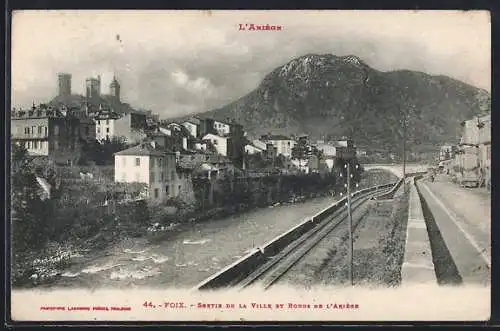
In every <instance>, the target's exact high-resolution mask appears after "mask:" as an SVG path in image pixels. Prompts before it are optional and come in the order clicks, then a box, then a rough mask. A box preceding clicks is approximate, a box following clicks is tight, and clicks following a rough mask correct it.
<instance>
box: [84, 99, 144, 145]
mask: <svg viewBox="0 0 500 331" xmlns="http://www.w3.org/2000/svg"><path fill="white" fill-rule="evenodd" d="M94 121H95V123H96V139H97V140H99V141H102V140H110V139H112V138H121V139H124V140H125V141H126V142H127V143H136V142H139V141H141V140H142V139H144V138H145V137H146V133H145V129H146V115H145V114H142V113H139V112H130V113H127V114H123V113H122V114H120V113H118V112H116V111H114V110H112V109H110V108H103V107H102V105H101V109H100V110H99V111H98V112H97V114H96V115H95V116H94Z"/></svg>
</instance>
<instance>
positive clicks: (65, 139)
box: [11, 104, 93, 164]
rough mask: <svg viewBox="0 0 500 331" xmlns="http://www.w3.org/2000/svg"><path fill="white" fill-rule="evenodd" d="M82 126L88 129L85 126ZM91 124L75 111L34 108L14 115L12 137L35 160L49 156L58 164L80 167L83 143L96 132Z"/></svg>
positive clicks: (45, 107)
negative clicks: (83, 123) (92, 131)
mask: <svg viewBox="0 0 500 331" xmlns="http://www.w3.org/2000/svg"><path fill="white" fill-rule="evenodd" d="M82 122H86V123H87V124H88V126H86V125H81V124H82ZM89 122H90V121H89V120H88V119H85V118H82V117H81V114H75V112H74V111H73V110H71V109H58V108H54V107H51V106H48V105H45V104H40V105H39V106H38V107H36V106H35V105H33V107H32V108H31V109H28V110H25V109H19V110H16V109H14V110H13V111H12V114H11V137H12V141H14V142H15V143H18V144H21V145H23V146H24V147H25V148H26V149H27V150H28V154H29V155H31V156H48V157H50V158H51V159H52V160H54V162H56V163H58V164H76V163H77V162H78V160H79V158H80V154H81V153H80V147H81V144H80V143H81V140H86V139H88V138H89V137H92V134H91V133H90V132H89V131H87V130H92V129H93V127H92V125H91V124H90V123H89ZM82 128H83V129H82ZM85 128H87V129H85ZM87 133H88V134H87Z"/></svg>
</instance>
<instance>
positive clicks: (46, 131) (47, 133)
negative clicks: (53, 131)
mask: <svg viewBox="0 0 500 331" xmlns="http://www.w3.org/2000/svg"><path fill="white" fill-rule="evenodd" d="M44 129H45V136H48V135H49V130H48V128H47V127H45V128H44Z"/></svg>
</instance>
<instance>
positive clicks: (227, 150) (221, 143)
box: [203, 133, 233, 157]
mask: <svg viewBox="0 0 500 331" xmlns="http://www.w3.org/2000/svg"><path fill="white" fill-rule="evenodd" d="M203 140H205V141H209V142H210V143H211V144H212V145H213V146H214V147H215V149H216V150H217V153H219V154H220V155H223V156H227V157H232V156H233V155H232V154H231V153H232V151H233V146H232V143H233V142H232V139H231V137H227V136H226V137H223V136H219V135H216V134H212V133H209V134H207V135H205V136H204V137H203Z"/></svg>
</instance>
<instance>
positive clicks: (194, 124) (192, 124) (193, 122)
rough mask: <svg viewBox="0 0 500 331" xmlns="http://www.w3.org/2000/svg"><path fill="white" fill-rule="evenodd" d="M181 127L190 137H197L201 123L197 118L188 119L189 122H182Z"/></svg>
mask: <svg viewBox="0 0 500 331" xmlns="http://www.w3.org/2000/svg"><path fill="white" fill-rule="evenodd" d="M182 125H183V126H184V127H185V128H186V129H187V130H188V131H189V133H190V134H191V136H193V137H198V135H199V134H200V125H201V121H200V120H199V119H198V118H190V119H189V120H187V121H184V122H182Z"/></svg>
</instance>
